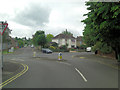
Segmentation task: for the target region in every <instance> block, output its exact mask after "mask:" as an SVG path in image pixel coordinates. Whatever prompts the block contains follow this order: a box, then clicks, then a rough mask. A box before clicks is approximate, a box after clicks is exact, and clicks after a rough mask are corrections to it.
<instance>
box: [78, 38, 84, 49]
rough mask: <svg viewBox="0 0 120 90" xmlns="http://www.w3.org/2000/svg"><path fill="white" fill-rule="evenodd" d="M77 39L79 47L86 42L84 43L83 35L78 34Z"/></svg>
mask: <svg viewBox="0 0 120 90" xmlns="http://www.w3.org/2000/svg"><path fill="white" fill-rule="evenodd" d="M76 41H77V43H76V46H77V47H79V46H80V45H83V44H84V43H83V39H82V36H77V38H76Z"/></svg>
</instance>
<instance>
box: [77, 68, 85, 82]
mask: <svg viewBox="0 0 120 90" xmlns="http://www.w3.org/2000/svg"><path fill="white" fill-rule="evenodd" d="M75 70H76V71H77V72H78V73H79V74H80V75H81V77H82V78H83V79H84V81H85V82H87V79H86V78H85V77H84V75H83V74H82V73H81V72H80V71H79V70H78V69H77V68H75Z"/></svg>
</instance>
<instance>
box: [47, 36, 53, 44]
mask: <svg viewBox="0 0 120 90" xmlns="http://www.w3.org/2000/svg"><path fill="white" fill-rule="evenodd" d="M53 37H54V36H53V35H52V34H47V36H46V39H47V42H48V43H50V42H52V38H53Z"/></svg>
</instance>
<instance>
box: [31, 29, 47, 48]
mask: <svg viewBox="0 0 120 90" xmlns="http://www.w3.org/2000/svg"><path fill="white" fill-rule="evenodd" d="M46 42H47V40H46V37H45V33H44V31H37V32H36V33H35V35H34V37H33V44H34V45H35V46H42V47H44V46H45V44H46Z"/></svg>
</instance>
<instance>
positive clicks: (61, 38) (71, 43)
mask: <svg viewBox="0 0 120 90" xmlns="http://www.w3.org/2000/svg"><path fill="white" fill-rule="evenodd" d="M52 42H56V43H57V44H58V46H59V47H60V46H62V45H67V47H68V48H72V47H73V48H74V47H76V38H75V37H73V34H58V35H57V36H55V37H54V38H52Z"/></svg>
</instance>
